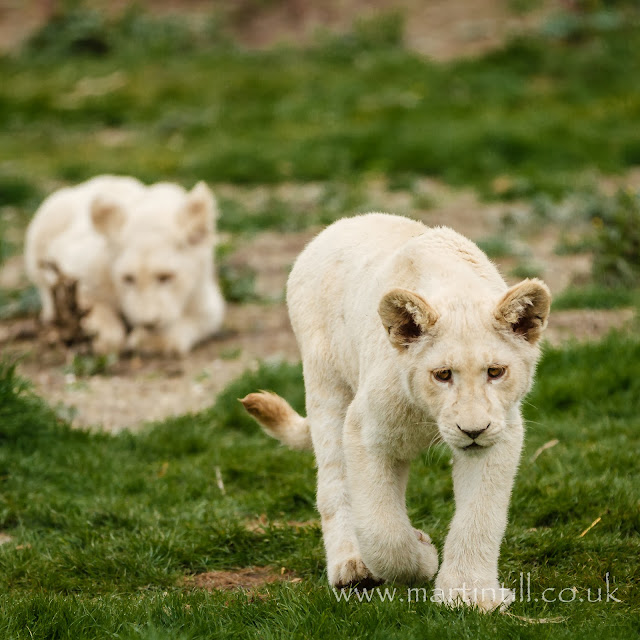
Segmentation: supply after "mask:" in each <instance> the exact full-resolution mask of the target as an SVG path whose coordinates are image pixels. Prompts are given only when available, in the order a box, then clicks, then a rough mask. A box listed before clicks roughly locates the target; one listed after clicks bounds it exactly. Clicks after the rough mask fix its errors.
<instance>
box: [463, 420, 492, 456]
mask: <svg viewBox="0 0 640 640" xmlns="http://www.w3.org/2000/svg"><path fill="white" fill-rule="evenodd" d="M456 427H457V428H458V431H459V432H460V435H461V436H466V437H465V438H464V439H462V441H461V442H460V443H459V445H458V446H459V447H460V449H462V450H463V451H470V450H474V449H483V448H485V447H490V446H491V445H492V444H493V440H492V439H491V438H487V437H486V434H487V432H488V431H489V427H491V422H489V423H488V424H487V425H486V426H485V427H482V428H481V429H474V428H473V427H467V426H464V427H461V426H460V425H459V424H458V423H457V422H456Z"/></svg>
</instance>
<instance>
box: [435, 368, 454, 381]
mask: <svg viewBox="0 0 640 640" xmlns="http://www.w3.org/2000/svg"><path fill="white" fill-rule="evenodd" d="M452 376H453V373H452V372H451V369H438V370H437V371H434V372H433V377H434V378H435V379H436V380H438V381H439V382H450V381H451V378H452Z"/></svg>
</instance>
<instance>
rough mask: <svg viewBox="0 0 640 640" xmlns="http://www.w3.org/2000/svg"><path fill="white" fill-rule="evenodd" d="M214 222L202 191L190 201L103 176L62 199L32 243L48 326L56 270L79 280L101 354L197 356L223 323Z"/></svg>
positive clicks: (35, 226)
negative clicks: (202, 343)
mask: <svg viewBox="0 0 640 640" xmlns="http://www.w3.org/2000/svg"><path fill="white" fill-rule="evenodd" d="M215 215H216V203H215V199H214V198H213V195H212V194H211V192H210V191H209V189H208V188H207V187H206V186H205V185H204V184H203V183H199V184H198V185H196V187H194V189H193V190H192V191H191V192H189V193H187V192H186V191H185V190H184V189H182V188H181V187H179V186H177V185H173V184H168V183H167V184H165V183H158V184H155V185H152V186H150V187H145V186H144V185H143V184H142V183H141V182H139V181H137V180H135V179H133V178H127V177H117V176H99V177H97V178H93V179H91V180H89V181H87V182H84V183H82V184H80V185H78V186H75V187H69V188H64V189H60V190H59V191H57V192H55V193H54V194H52V195H51V196H49V197H48V198H47V199H46V200H45V201H44V202H43V203H42V205H41V206H40V208H39V209H38V211H37V212H36V214H35V216H34V218H33V220H32V221H31V224H30V225H29V228H28V230H27V236H26V242H25V260H26V265H27V273H28V274H29V277H30V278H31V280H32V281H33V282H34V283H35V285H36V286H37V288H38V291H39V293H40V297H41V300H42V320H43V321H44V322H51V321H52V320H53V319H54V317H53V316H54V312H55V309H54V304H53V297H52V288H53V286H54V285H55V282H56V274H55V270H54V269H52V268H51V265H55V266H56V268H57V269H59V270H60V271H61V272H62V273H64V274H65V275H66V276H68V277H70V278H73V279H76V280H77V281H78V299H79V303H80V306H81V307H82V308H85V309H88V310H89V313H88V315H87V317H86V318H85V319H84V320H83V323H84V328H85V330H86V331H87V332H88V333H89V334H90V335H93V336H94V337H93V347H94V349H95V350H96V351H98V352H110V351H121V350H124V349H134V350H140V351H150V352H165V353H178V354H184V353H186V352H188V351H189V350H190V349H191V348H192V347H193V345H194V344H195V343H196V342H198V341H199V340H202V339H204V338H205V337H207V336H209V335H210V334H212V333H214V332H215V331H217V330H218V329H219V327H220V325H221V323H222V318H223V314H224V301H223V299H222V296H221V294H220V289H219V287H218V284H217V282H216V278H215V270H214V263H213V243H214V232H215ZM127 325H128V326H129V327H130V328H131V332H130V333H129V334H127Z"/></svg>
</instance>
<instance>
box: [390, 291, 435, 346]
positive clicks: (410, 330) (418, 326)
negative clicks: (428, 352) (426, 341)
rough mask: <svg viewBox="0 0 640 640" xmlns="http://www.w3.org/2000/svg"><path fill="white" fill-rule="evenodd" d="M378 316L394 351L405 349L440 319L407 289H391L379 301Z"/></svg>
mask: <svg viewBox="0 0 640 640" xmlns="http://www.w3.org/2000/svg"><path fill="white" fill-rule="evenodd" d="M378 314H379V315H380V319H381V320H382V324H383V325H384V328H385V330H386V332H387V334H388V335H389V340H390V342H391V344H392V345H393V346H394V347H395V348H396V349H406V348H407V347H408V346H409V345H410V344H411V343H412V342H415V341H416V340H418V339H419V338H421V337H422V336H423V335H424V334H425V333H426V332H427V330H428V329H429V328H430V327H432V326H433V325H434V324H435V323H436V322H437V320H438V318H439V317H440V316H439V315H438V313H437V312H436V311H435V309H434V308H433V307H432V306H431V305H430V304H429V303H428V302H427V301H426V300H425V299H424V298H423V297H422V296H420V295H418V294H417V293H414V292H413V291H409V290H407V289H392V290H391V291H389V292H388V293H386V294H385V295H384V296H383V297H382V300H380V305H379V306H378Z"/></svg>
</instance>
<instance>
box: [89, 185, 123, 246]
mask: <svg viewBox="0 0 640 640" xmlns="http://www.w3.org/2000/svg"><path fill="white" fill-rule="evenodd" d="M90 215H91V222H92V224H93V226H94V227H95V229H96V231H97V232H98V233H100V234H102V235H103V236H105V237H106V238H108V239H109V240H115V238H116V237H117V235H118V234H119V233H120V230H121V229H122V227H123V226H124V223H125V221H126V214H125V212H124V209H123V208H122V206H121V205H120V204H119V203H117V202H115V201H114V200H111V199H110V198H108V197H105V196H102V195H98V196H96V197H95V198H94V199H93V201H92V202H91V208H90Z"/></svg>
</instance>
